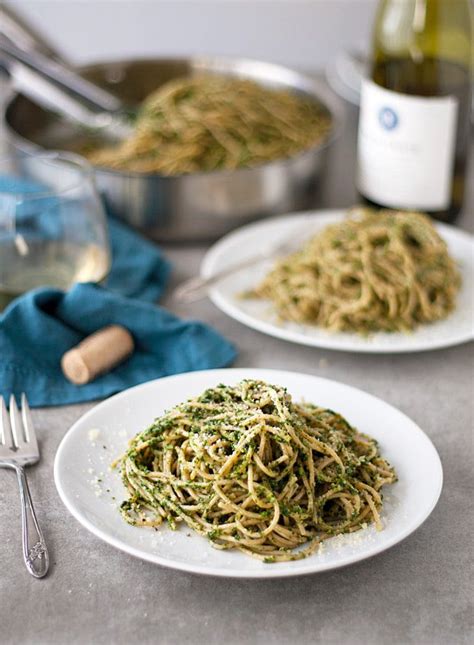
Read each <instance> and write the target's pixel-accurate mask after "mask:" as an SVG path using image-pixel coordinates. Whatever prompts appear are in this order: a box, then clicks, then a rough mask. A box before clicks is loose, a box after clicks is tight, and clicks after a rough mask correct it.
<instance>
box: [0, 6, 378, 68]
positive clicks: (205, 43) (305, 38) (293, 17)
mask: <svg viewBox="0 0 474 645" xmlns="http://www.w3.org/2000/svg"><path fill="white" fill-rule="evenodd" d="M6 4H8V2H7V3H6ZM9 4H10V6H12V7H13V8H14V9H15V10H16V11H17V12H18V13H19V14H21V15H22V16H23V17H24V18H26V19H27V20H29V21H31V22H32V23H33V24H34V25H35V26H36V27H37V28H38V29H39V30H41V31H42V32H44V33H45V34H46V35H47V36H48V37H49V39H50V41H51V42H52V43H55V44H56V45H57V46H58V48H59V49H60V50H61V51H62V52H63V53H64V54H65V55H67V56H68V57H69V58H70V59H71V60H72V61H76V62H78V63H79V62H87V61H90V60H93V59H100V58H102V59H104V58H118V57H128V56H148V55H166V54H168V55H180V54H190V53H208V54H223V55H236V56H249V57H254V58H261V59H264V60H269V61H273V62H281V63H286V64H288V65H291V66H299V67H302V68H308V69H321V68H323V67H324V66H325V65H326V63H327V62H328V61H329V60H331V58H332V57H333V56H334V55H335V54H336V53H337V52H338V51H339V50H340V49H341V48H345V47H350V46H351V45H354V44H357V43H358V42H362V43H364V42H365V43H367V39H368V38H369V33H370V28H371V22H372V19H373V14H374V10H375V7H376V0H174V1H171V0H56V1H54V0H10V2H9Z"/></svg>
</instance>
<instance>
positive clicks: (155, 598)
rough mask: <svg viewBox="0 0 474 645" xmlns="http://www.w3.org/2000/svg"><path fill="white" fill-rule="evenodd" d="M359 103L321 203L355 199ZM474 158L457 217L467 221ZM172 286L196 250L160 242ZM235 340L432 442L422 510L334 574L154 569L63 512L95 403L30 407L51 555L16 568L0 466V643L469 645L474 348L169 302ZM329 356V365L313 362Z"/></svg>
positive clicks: (259, 362)
mask: <svg viewBox="0 0 474 645" xmlns="http://www.w3.org/2000/svg"><path fill="white" fill-rule="evenodd" d="M356 116H357V115H356V111H355V110H354V109H353V108H348V120H347V124H346V128H345V131H344V133H343V135H342V137H341V139H340V141H339V143H338V145H337V146H336V148H335V149H334V152H333V154H332V157H331V163H330V172H329V177H328V181H327V184H326V185H325V187H324V191H323V194H322V196H321V198H320V202H319V203H320V205H321V206H329V207H344V206H348V205H350V204H351V203H353V202H354V200H355V192H354V188H353V167H354V154H355V132H356ZM473 172H474V164H472V163H471V171H470V181H469V184H470V191H471V192H470V194H469V196H468V199H467V202H466V208H465V213H464V215H463V217H462V219H461V221H460V224H461V226H462V227H463V228H466V229H468V230H472V226H473V217H472V210H473V206H474V198H473V194H472V189H473V184H474V181H473ZM166 252H167V254H168V256H169V258H170V259H171V260H172V261H173V263H174V266H175V274H174V278H173V281H174V283H177V282H178V281H179V280H182V279H183V278H185V277H188V276H191V275H194V274H196V272H197V271H198V267H199V263H200V260H201V258H202V256H203V254H204V252H205V247H204V246H188V247H185V248H180V247H167V248H166ZM170 306H171V308H172V309H174V311H175V312H176V313H178V314H180V315H182V316H193V317H197V318H199V319H201V320H204V321H206V322H208V323H210V324H211V325H213V326H214V327H215V328H216V329H218V330H219V331H220V332H222V333H223V334H225V335H226V336H227V337H228V338H230V339H231V340H232V341H233V342H234V343H235V344H236V345H237V346H238V348H239V351H240V354H239V358H238V360H237V362H236V366H239V367H243V366H251V367H273V368H284V369H289V370H296V371H301V372H307V373H311V374H317V375H320V376H324V377H327V378H331V379H335V380H338V381H342V382H344V383H349V384H351V385H354V386H357V387H360V388H362V389H364V390H366V391H368V392H371V393H372V394H375V395H376V396H379V397H381V398H383V399H385V400H386V401H388V402H389V403H391V404H393V405H395V406H397V407H398V408H400V409H401V410H402V411H403V412H405V413H407V414H408V415H409V416H410V417H412V418H413V419H414V420H415V421H416V422H417V423H418V424H419V425H420V426H421V427H422V428H423V429H424V430H425V431H426V432H427V433H428V435H429V436H430V437H431V438H432V440H433V442H434V443H435V445H436V447H437V448H438V451H439V453H440V455H441V459H442V462H443V466H444V474H445V483H444V489H443V493H442V496H441V500H440V502H439V504H438V506H437V507H436V509H435V511H434V512H433V514H432V515H431V517H430V518H429V519H428V520H427V521H426V522H425V524H424V525H423V526H422V527H421V528H420V529H418V531H416V533H415V534H413V535H412V536H410V537H409V538H408V539H407V540H405V541H404V542H402V543H401V544H399V545H397V546H396V547H394V548H392V549H391V550H389V551H387V552H385V553H383V554H381V555H378V556H376V557H374V558H373V559H371V560H368V561H365V562H361V563H359V564H355V565H352V566H349V567H347V568H344V569H340V570H337V571H333V572H327V573H321V574H317V575H311V576H306V577H300V578H293V579H285V580H269V581H245V580H244V581H238V580H224V579H212V578H206V577H199V576H196V575H191V574H186V573H181V572H177V571H172V570H169V569H165V568H162V567H159V566H154V565H151V564H147V563H145V562H142V561H140V560H137V559H135V558H133V557H131V556H128V555H126V554H124V553H121V552H119V551H116V550H115V549H113V548H112V547H110V546H108V545H106V544H104V543H102V542H101V541H100V540H99V539H98V538H96V537H94V536H93V535H91V534H89V533H88V532H87V531H86V530H85V529H84V528H82V526H80V525H79V524H78V523H77V522H76V520H75V519H73V518H72V517H71V516H70V515H69V513H68V512H67V511H66V509H65V508H64V507H63V505H62V503H61V501H60V499H59V497H58V495H57V493H56V490H55V487H54V484H53V460H54V455H55V453H56V449H57V447H58V444H59V442H60V441H61V439H62V437H63V436H64V433H65V432H66V430H67V429H68V428H69V427H70V426H71V424H72V423H73V422H74V421H76V419H78V418H79V417H80V416H81V415H82V414H83V413H84V412H85V411H86V410H88V409H90V408H91V407H92V404H87V405H73V406H67V407H62V408H50V409H39V410H35V411H34V418H35V421H36V423H37V429H38V434H39V437H40V440H41V449H42V461H41V463H40V465H38V466H36V467H34V468H31V469H30V472H29V477H30V483H31V489H32V491H33V495H34V499H35V502H36V507H37V511H38V514H39V516H40V518H41V521H42V524H43V527H44V531H45V534H46V538H47V541H48V544H49V547H50V550H51V555H52V567H51V572H50V575H49V576H48V577H47V578H46V579H44V580H41V581H38V580H33V579H32V578H31V577H30V576H29V575H28V574H27V572H26V570H25V569H24V566H23V563H22V558H21V546H20V516H19V506H18V499H17V494H18V493H17V489H16V482H15V480H14V477H13V474H12V473H10V472H7V471H3V472H0V477H1V486H0V642H2V643H5V644H6V643H12V644H13V643H66V642H67V643H127V642H135V641H142V642H144V643H151V642H159V643H188V642H189V643H221V642H227V643H262V644H266V643H268V644H273V643H275V644H276V643H289V642H293V643H317V642H324V643H420V644H421V643H423V644H424V643H427V644H428V643H430V644H434V643H440V644H445V643H467V642H469V641H470V642H472V638H473V608H472V599H473V592H474V589H473V580H474V575H473V570H472V569H473V567H472V546H473V538H472V536H473V534H474V526H473V512H472V511H473V504H472V493H473V486H472V474H473V443H472V429H473V423H472V421H473V404H472V399H473V395H474V389H473V371H472V367H473V346H472V345H470V346H466V345H464V346H461V347H455V348H452V349H446V350H442V351H437V352H429V353H424V354H413V355H401V356H389V355H388V356H370V355H367V356H364V355H356V354H350V353H340V352H329V351H323V350H318V349H311V348H305V347H300V346H296V345H292V344H289V343H286V342H284V341H279V340H277V339H273V338H270V337H266V336H264V335H262V334H260V333H258V332H256V331H253V330H251V329H247V328H246V327H244V326H242V325H240V324H239V323H237V322H234V321H233V320H230V319H229V318H227V317H226V316H225V315H224V314H222V313H221V312H220V311H218V310H217V309H216V308H215V307H214V306H213V305H212V304H210V303H209V302H207V301H205V302H202V303H199V304H197V305H194V306H192V307H190V306H188V307H184V306H183V307H180V308H176V307H173V306H172V305H171V303H170ZM322 359H323V360H322Z"/></svg>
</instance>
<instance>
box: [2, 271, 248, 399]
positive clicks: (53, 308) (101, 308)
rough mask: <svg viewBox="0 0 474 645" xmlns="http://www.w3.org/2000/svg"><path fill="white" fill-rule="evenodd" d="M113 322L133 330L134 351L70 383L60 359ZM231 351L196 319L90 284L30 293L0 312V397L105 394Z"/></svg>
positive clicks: (228, 358) (217, 362) (202, 365)
mask: <svg viewBox="0 0 474 645" xmlns="http://www.w3.org/2000/svg"><path fill="white" fill-rule="evenodd" d="M112 323H117V324H120V325H124V326H125V327H127V328H128V329H129V330H130V332H131V333H132V335H133V337H134V340H135V352H134V353H133V355H132V356H131V357H130V358H129V359H128V360H127V361H126V362H124V363H122V364H121V365H119V366H118V367H116V368H115V369H114V370H113V371H112V372H109V373H108V374H105V375H103V376H101V377H99V378H98V379H97V380H95V381H93V382H92V383H88V384H86V385H81V386H76V385H73V384H72V383H69V381H67V380H66V379H65V378H64V376H63V374H62V371H61V367H60V360H61V356H62V355H63V354H64V352H66V351H67V350H68V349H70V348H71V347H73V346H74V345H77V343H79V342H80V341H81V340H82V339H83V338H85V337H86V336H88V335H89V334H91V333H92V332H94V331H96V330H97V329H100V328H101V327H104V326H105V325H109V324H112ZM235 355H236V353H235V350H234V347H233V346H232V345H231V344H230V343H229V342H228V341H227V340H225V339H224V338H223V337H222V336H220V335H219V334H218V333H217V332H215V331H213V330H212V329H211V328H210V327H208V326H207V325H205V324H203V323H199V322H195V321H183V320H180V319H179V318H177V317H176V316H174V315H173V314H171V313H170V312H168V311H166V310H165V309H163V308H162V307H159V306H156V305H153V304H151V303H149V302H144V301H140V300H137V299H135V298H134V299H132V298H127V297H125V296H121V295H118V294H116V293H113V292H112V291H109V290H107V289H104V288H102V287H99V286H97V285H93V284H90V283H87V284H78V285H75V286H74V287H73V288H72V289H71V290H70V291H68V292H66V293H64V292H63V291H60V290H57V289H50V288H43V289H36V290H34V291H30V292H29V293H27V294H25V295H24V296H22V297H20V298H18V299H17V300H15V301H14V302H12V303H11V304H10V305H9V307H8V308H7V309H6V310H5V311H4V313H3V314H2V315H0V356H1V359H0V394H2V395H3V396H4V397H9V396H10V394H12V393H13V394H14V395H16V396H17V397H18V396H19V395H20V393H21V392H26V394H27V396H28V400H29V402H30V404H31V405H32V406H45V405H61V404H66V403H78V402H81V401H90V400H94V399H100V398H104V397H106V396H109V395H110V394H113V393H115V392H119V391H121V390H123V389H125V388H127V387H130V386H132V385H137V384H139V383H144V382H145V381H149V380H150V379H154V378H158V377H161V376H167V375H170V374H177V373H181V372H189V371H194V370H200V369H210V368H214V367H224V366H225V365H228V364H229V363H231V362H232V361H233V360H234V358H235Z"/></svg>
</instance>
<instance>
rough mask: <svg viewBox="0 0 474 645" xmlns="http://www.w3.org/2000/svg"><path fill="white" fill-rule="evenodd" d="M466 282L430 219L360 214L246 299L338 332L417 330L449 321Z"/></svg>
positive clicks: (278, 268)
mask: <svg viewBox="0 0 474 645" xmlns="http://www.w3.org/2000/svg"><path fill="white" fill-rule="evenodd" d="M460 283H461V278H460V274H459V272H458V270H457V267H456V264H455V262H454V260H453V259H452V258H451V257H450V255H449V253H448V249H447V246H446V244H445V242H444V240H443V239H442V238H441V237H440V235H439V234H438V232H437V231H436V229H435V227H434V226H433V224H432V222H431V221H430V219H429V217H427V216H426V215H423V214H421V213H411V212H396V211H379V212H376V211H372V210H370V209H365V208H359V209H354V210H353V212H352V213H350V214H349V217H348V218H346V219H345V220H344V221H342V222H340V223H338V224H334V225H331V226H328V227H326V228H325V229H324V230H323V231H322V232H321V233H319V234H317V235H315V236H314V237H313V238H312V239H310V240H309V241H308V242H307V243H306V244H305V245H304V247H303V248H302V249H301V250H300V251H297V252H296V253H294V254H292V255H290V256H288V257H286V258H284V259H282V260H280V261H278V262H277V263H276V265H275V266H274V268H273V269H272V270H271V271H270V272H269V273H268V275H267V276H266V277H265V278H264V280H263V281H262V282H261V284H259V285H258V286H257V287H256V288H255V289H254V290H253V291H252V292H250V293H249V294H246V297H257V298H263V299H269V300H271V301H272V303H273V305H274V306H275V308H276V311H277V312H278V315H279V316H280V318H281V319H283V320H289V321H295V322H299V323H309V324H314V325H319V326H321V327H325V328H327V329H329V330H332V331H351V332H358V333H361V334H368V333H370V332H375V331H385V332H393V331H411V330H413V329H415V328H416V327H417V326H418V325H420V324H422V323H429V322H433V321H435V320H440V319H442V318H445V317H446V316H447V315H448V314H449V313H450V312H451V311H452V310H453V309H454V307H455V304H456V295H457V292H458V290H459V286H460Z"/></svg>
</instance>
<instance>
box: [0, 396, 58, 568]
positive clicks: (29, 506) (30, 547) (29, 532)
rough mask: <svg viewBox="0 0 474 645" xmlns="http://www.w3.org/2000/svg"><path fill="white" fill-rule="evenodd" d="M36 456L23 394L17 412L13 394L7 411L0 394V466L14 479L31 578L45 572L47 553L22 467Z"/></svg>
mask: <svg viewBox="0 0 474 645" xmlns="http://www.w3.org/2000/svg"><path fill="white" fill-rule="evenodd" d="M39 458H40V455H39V449H38V442H37V441H36V435H35V431H34V427H33V421H32V418H31V412H30V408H29V406H28V401H27V399H26V396H25V394H22V395H21V412H20V410H19V409H18V406H17V404H16V401H15V397H14V396H11V397H10V414H8V411H7V407H6V405H5V401H4V400H3V397H2V396H0V468H11V469H13V470H14V471H15V472H16V475H17V478H18V485H19V487H20V500H21V521H22V536H23V559H24V561H25V564H26V568H27V569H28V571H29V572H30V573H31V575H32V576H34V577H35V578H42V577H43V576H45V575H46V573H47V571H48V567H49V556H48V549H47V548H46V544H45V541H44V538H43V533H42V532H41V529H40V527H39V524H38V520H37V519H36V514H35V510H34V508H33V502H32V500H31V495H30V491H29V488H28V482H27V480H26V474H25V469H24V467H25V466H31V465H32V464H35V463H36V462H37V461H39Z"/></svg>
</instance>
